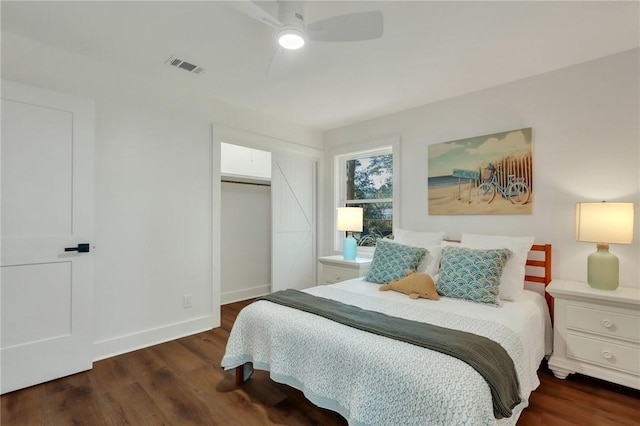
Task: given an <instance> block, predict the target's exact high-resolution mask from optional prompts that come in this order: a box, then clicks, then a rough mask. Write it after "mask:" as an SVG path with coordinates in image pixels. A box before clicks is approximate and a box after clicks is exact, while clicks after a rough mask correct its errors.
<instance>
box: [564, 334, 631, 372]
mask: <svg viewBox="0 0 640 426" xmlns="http://www.w3.org/2000/svg"><path fill="white" fill-rule="evenodd" d="M567 357H568V358H575V359H578V360H582V361H588V362H592V363H595V364H598V365H601V366H604V367H607V368H615V369H619V370H624V371H628V372H630V373H633V374H640V350H639V348H638V346H637V345H636V346H635V347H632V346H625V345H619V344H617V343H611V342H606V341H602V340H596V339H589V338H586V337H582V336H577V335H575V334H568V335H567Z"/></svg>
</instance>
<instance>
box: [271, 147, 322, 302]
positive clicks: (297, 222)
mask: <svg viewBox="0 0 640 426" xmlns="http://www.w3.org/2000/svg"><path fill="white" fill-rule="evenodd" d="M271 174H272V176H271V209H272V226H273V235H272V253H271V255H272V259H273V262H272V274H271V291H277V290H282V289H286V288H296V289H303V288H307V287H311V286H314V285H315V284H316V162H315V160H313V159H310V158H304V157H296V156H284V155H281V154H273V157H272V170H271Z"/></svg>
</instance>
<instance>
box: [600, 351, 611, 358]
mask: <svg viewBox="0 0 640 426" xmlns="http://www.w3.org/2000/svg"><path fill="white" fill-rule="evenodd" d="M602 356H603V357H605V359H611V358H613V355H612V354H611V352H609V351H602Z"/></svg>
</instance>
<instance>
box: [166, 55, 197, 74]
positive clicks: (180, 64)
mask: <svg viewBox="0 0 640 426" xmlns="http://www.w3.org/2000/svg"><path fill="white" fill-rule="evenodd" d="M165 63H166V64H168V65H170V66H172V67H176V68H180V69H183V70H185V71H187V72H190V73H191V74H202V73H203V72H204V71H205V69H204V68H202V67H199V66H197V65H194V64H191V63H189V62H187V61H184V60H182V59H178V58H176V57H175V56H171V57H170V58H169V59H167V61H166V62H165Z"/></svg>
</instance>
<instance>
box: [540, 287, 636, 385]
mask: <svg viewBox="0 0 640 426" xmlns="http://www.w3.org/2000/svg"><path fill="white" fill-rule="evenodd" d="M547 291H548V292H549V293H550V294H551V295H552V296H553V297H554V325H553V330H554V336H553V355H552V356H551V358H550V359H549V368H551V370H552V371H553V374H554V375H555V376H556V377H558V378H559V379H564V378H566V377H567V375H568V374H571V373H581V374H586V375H588V376H592V377H597V378H600V379H604V380H607V381H610V382H613V383H618V384H621V385H625V386H629V387H631V388H634V389H640V289H635V288H626V287H618V289H616V290H614V291H605V290H596V289H593V288H591V287H589V285H588V284H586V283H580V282H576V281H564V280H553V281H551V284H549V286H548V287H547Z"/></svg>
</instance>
